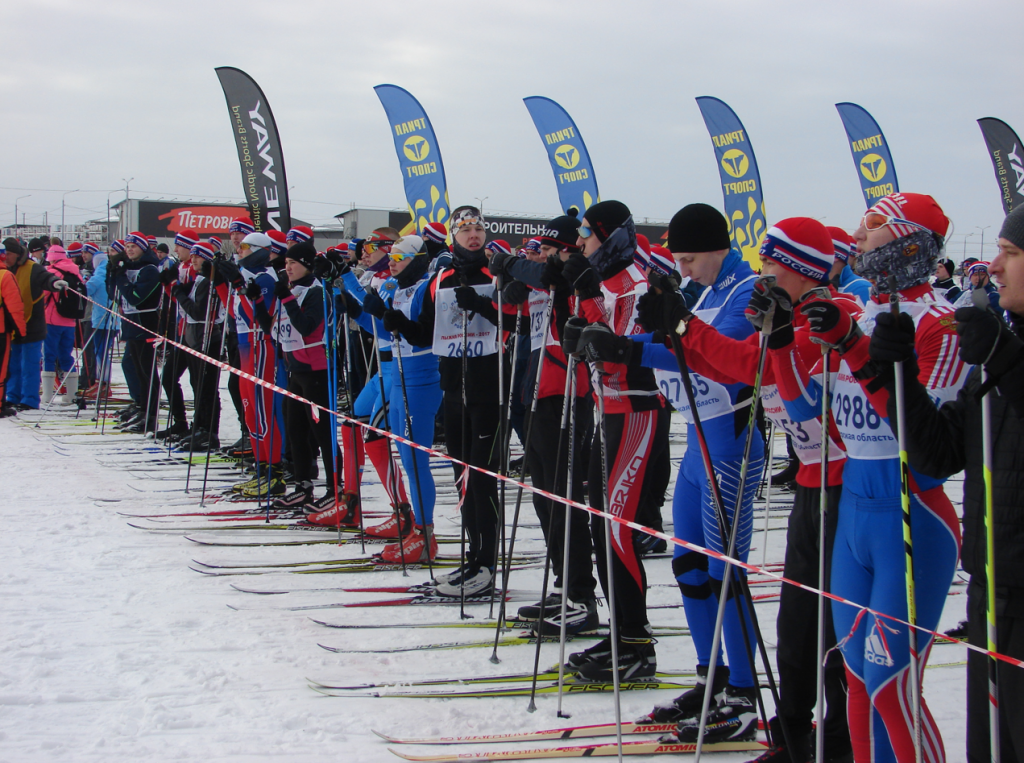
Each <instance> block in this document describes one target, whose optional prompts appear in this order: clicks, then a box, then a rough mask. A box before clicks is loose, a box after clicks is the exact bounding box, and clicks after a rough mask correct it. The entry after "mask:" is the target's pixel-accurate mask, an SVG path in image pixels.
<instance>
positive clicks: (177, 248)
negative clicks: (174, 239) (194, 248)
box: [174, 244, 191, 262]
mask: <svg viewBox="0 0 1024 763" xmlns="http://www.w3.org/2000/svg"><path fill="white" fill-rule="evenodd" d="M174 254H175V255H177V257H178V259H179V260H180V261H181V262H184V261H185V260H187V259H188V258H189V257H190V256H191V255H190V254H189V248H188V247H187V246H182V245H181V244H175V245H174Z"/></svg>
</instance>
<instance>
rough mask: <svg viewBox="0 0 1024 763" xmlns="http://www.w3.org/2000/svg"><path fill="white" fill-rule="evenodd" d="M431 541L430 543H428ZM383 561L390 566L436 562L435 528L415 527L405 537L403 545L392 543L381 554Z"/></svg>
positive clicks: (430, 526)
mask: <svg viewBox="0 0 1024 763" xmlns="http://www.w3.org/2000/svg"><path fill="white" fill-rule="evenodd" d="M428 539H429V542H428ZM380 558H381V560H382V561H385V562H388V563H389V564H402V563H403V561H404V562H405V563H406V564H415V563H419V562H426V561H428V560H429V561H434V559H436V558H437V539H436V538H435V537H434V526H433V525H427V526H426V527H414V528H413V530H412V532H411V533H409V534H408V535H406V536H405V538H404V539H403V540H402V541H401V544H398V543H391V544H389V545H387V546H385V547H384V550H383V551H381V553H380Z"/></svg>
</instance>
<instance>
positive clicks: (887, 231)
mask: <svg viewBox="0 0 1024 763" xmlns="http://www.w3.org/2000/svg"><path fill="white" fill-rule="evenodd" d="M894 238H896V236H895V234H893V232H892V229H891V228H890V227H889V226H888V225H883V226H882V227H881V228H875V229H874V230H868V229H867V228H866V227H864V221H863V220H861V221H860V225H859V226H857V230H855V231H854V232H853V240H854V241H856V242H857V251H858V252H862V253H863V252H870V251H873V250H875V249H877V248H878V247H880V246H882V244H888V243H889V242H890V241H892V240H893V239H894ZM850 267H853V263H850Z"/></svg>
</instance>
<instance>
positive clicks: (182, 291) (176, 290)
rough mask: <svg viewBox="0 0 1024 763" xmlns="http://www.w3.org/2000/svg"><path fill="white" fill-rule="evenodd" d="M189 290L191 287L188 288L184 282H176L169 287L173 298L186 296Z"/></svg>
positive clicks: (178, 298) (179, 298)
mask: <svg viewBox="0 0 1024 763" xmlns="http://www.w3.org/2000/svg"><path fill="white" fill-rule="evenodd" d="M190 291H191V289H189V287H188V286H186V285H185V284H183V283H176V284H174V286H172V287H171V296H172V297H174V299H177V300H181V299H184V298H185V297H187V296H188V293H189V292H190Z"/></svg>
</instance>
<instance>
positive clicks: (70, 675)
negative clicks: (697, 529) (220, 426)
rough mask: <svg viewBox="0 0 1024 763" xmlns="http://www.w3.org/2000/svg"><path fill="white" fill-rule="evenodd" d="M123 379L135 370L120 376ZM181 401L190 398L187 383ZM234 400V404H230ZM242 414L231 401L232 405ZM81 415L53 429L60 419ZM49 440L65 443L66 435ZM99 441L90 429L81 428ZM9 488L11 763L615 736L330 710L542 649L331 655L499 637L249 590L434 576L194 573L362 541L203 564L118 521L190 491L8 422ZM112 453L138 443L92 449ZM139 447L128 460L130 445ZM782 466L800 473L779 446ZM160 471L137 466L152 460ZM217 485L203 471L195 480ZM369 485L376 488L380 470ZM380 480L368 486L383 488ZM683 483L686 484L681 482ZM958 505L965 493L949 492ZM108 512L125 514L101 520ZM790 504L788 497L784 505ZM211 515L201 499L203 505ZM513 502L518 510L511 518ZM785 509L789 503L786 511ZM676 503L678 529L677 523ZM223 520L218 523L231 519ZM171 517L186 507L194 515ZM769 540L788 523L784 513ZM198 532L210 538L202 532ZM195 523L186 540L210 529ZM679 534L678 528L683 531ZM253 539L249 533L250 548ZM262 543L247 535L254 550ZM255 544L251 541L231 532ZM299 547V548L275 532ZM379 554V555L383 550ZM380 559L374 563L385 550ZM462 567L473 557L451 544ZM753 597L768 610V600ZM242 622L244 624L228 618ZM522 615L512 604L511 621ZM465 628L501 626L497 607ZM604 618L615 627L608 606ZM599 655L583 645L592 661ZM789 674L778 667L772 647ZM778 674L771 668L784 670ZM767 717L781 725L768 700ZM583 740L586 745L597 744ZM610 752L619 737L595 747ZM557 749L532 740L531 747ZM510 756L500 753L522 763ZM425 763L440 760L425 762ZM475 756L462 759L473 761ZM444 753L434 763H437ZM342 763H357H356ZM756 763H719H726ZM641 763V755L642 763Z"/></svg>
mask: <svg viewBox="0 0 1024 763" xmlns="http://www.w3.org/2000/svg"><path fill="white" fill-rule="evenodd" d="M118 370H119V369H118ZM183 387H184V388H185V390H186V395H188V394H189V390H188V385H187V384H185V385H183ZM222 394H224V393H223V391H222ZM224 403H225V404H226V407H225V410H227V411H230V410H231V406H230V402H229V401H228V400H227V396H226V394H224ZM67 418H68V414H67V413H63V412H53V413H51V414H50V415H49V416H47V417H46V419H45V420H47V421H51V422H56V421H58V420H60V419H65V420H66V419H67ZM229 418H233V417H230V416H228V415H225V416H224V417H223V419H224V422H225V425H229V424H230V425H233V426H234V427H236V428H235V430H234V433H233V434H232V433H231V432H230V430H227V426H226V427H225V429H226V430H227V434H225V436H224V437H223V441H224V442H225V443H227V442H231V441H232V440H233V439H234V438H235V437H236V436H237V423H236V422H233V421H231V422H229V421H228V420H229ZM51 431H52V430H51ZM80 431H81V432H82V433H84V432H87V431H92V430H91V428H88V427H82V428H80ZM680 432H681V424H680V422H678V421H674V422H673V434H674V436H673V438H672V447H673V456H674V457H678V456H679V455H681V453H682V450H683V448H684V447H685V443H684V442H683V438H682V437H681V436H680V435H679V433H680ZM0 433H2V441H3V443H4V446H5V447H4V455H5V459H4V461H5V463H4V466H5V475H4V479H3V488H2V491H0V517H2V522H3V531H2V533H0V560H2V562H0V606H2V623H3V625H2V629H0V633H2V639H3V644H4V657H3V660H2V661H0V761H4V763H8V762H9V763H17V762H21V761H26V762H27V761H32V762H35V761H96V762H97V763H98V762H99V761H103V763H122V762H124V763H127V762H128V761H132V763H135V762H136V761H139V760H153V761H164V760H166V761H192V760H204V761H205V760H217V761H250V760H251V761H257V760H275V759H276V760H302V761H304V762H306V763H317V762H319V761H324V762H326V761H331V763H336V761H338V760H358V761H394V760H397V758H395V757H394V756H393V755H391V754H390V753H389V752H388V751H387V745H386V744H385V743H384V742H383V741H382V740H380V739H378V738H377V737H376V736H374V735H373V734H372V733H371V729H377V730H380V731H383V732H385V733H392V734H397V735H401V736H434V735H453V734H457V735H466V734H485V733H502V732H513V731H526V730H539V729H548V728H558V727H562V726H566V725H570V724H591V723H607V722H610V721H613V720H614V709H613V705H612V698H611V694H610V693H609V694H607V695H601V696H579V695H567V696H565V698H564V699H563V709H564V710H565V711H567V712H568V713H570V714H571V716H572V719H571V720H568V721H567V720H564V719H560V718H557V717H556V715H555V708H556V702H557V699H556V697H555V696H554V695H547V696H539V697H538V698H537V708H538V709H537V712H536V713H532V714H531V713H528V712H527V711H526V707H527V704H528V698H526V697H522V698H503V699H453V700H440V699H430V700H423V699H399V698H391V699H388V698H374V699H368V698H363V697H354V698H327V697H323V696H320V695H319V694H317V693H315V692H313V691H312V690H310V689H309V688H308V687H307V685H306V680H305V679H306V678H307V677H308V678H312V679H315V680H318V681H322V682H325V683H329V682H335V683H348V684H354V683H375V682H382V681H403V680H406V681H408V680H414V679H422V678H445V677H454V676H471V675H497V674H501V673H509V672H525V671H529V670H532V665H533V654H534V649H533V647H532V646H531V647H525V646H518V647H504V648H502V649H500V650H499V656H500V657H501V660H502V662H501V664H499V665H493V664H491V663H490V662H489V660H488V657H489V656H490V653H491V650H490V649H489V648H484V649H480V648H478V649H469V650H461V651H448V652H444V651H437V652H434V651H425V652H424V651H420V652H411V653H403V654H393V655H374V654H360V655H344V654H331V653H329V652H327V651H325V650H323V649H321V648H320V647H319V646H317V644H318V643H323V644H328V645H331V646H336V647H343V648H350V649H377V648H384V647H388V646H399V645H407V644H427V643H435V642H448V641H468V640H482V639H484V638H486V634H488V633H490V634H491V635H492V636H493V631H486V630H481V629H423V630H422V631H418V630H415V629H394V630H366V631H360V630H331V629H328V628H324V627H322V626H319V625H316V624H315V623H313V622H312V621H311V620H310V619H309V617H308V616H307V614H308V615H311V616H313V617H321V618H324V619H327V620H330V621H331V622H346V623H380V622H389V621H390V622H394V623H399V622H402V623H404V622H416V621H422V622H450V621H454V620H457V619H458V607H457V606H455V607H432V608H430V609H429V610H423V609H418V608H413V607H393V608H385V609H380V608H374V609H354V610H353V609H346V610H342V609H335V610H314V611H311V612H308V613H305V612H289V611H285V610H283V609H281V608H282V607H286V606H298V605H305V604H315V603H327V602H334V601H339V602H340V601H358V600H361V599H365V600H372V599H381V598H387V597H388V594H372V593H336V592H330V593H326V592H300V593H290V594H285V595H279V596H256V595H252V594H245V593H241V592H238V591H236V590H234V589H232V588H231V587H230V584H231V583H232V582H235V583H238V584H240V585H243V586H246V585H252V586H253V587H260V588H264V587H265V588H320V587H329V586H346V587H360V586H380V585H402V584H405V583H409V584H414V583H422V582H425V581H426V580H427V577H428V575H427V573H426V572H425V571H423V572H416V571H413V572H410V577H409V578H407V579H406V578H403V577H402V575H401V573H400V572H380V573H370V574H353V575H330V574H325V575H312V576H308V575H294V574H288V573H283V572H274V573H270V574H266V575H260V576H251V577H250V576H239V577H225V578H207V577H205V576H203V575H199V574H197V573H195V572H193V571H191V570H189V569H188V564H189V563H190V561H191V560H192V559H199V560H200V561H207V562H211V563H213V562H217V563H222V562H226V563H241V562H261V563H263V562H273V561H300V560H311V559H336V558H341V557H353V556H357V555H359V545H358V544H348V545H346V546H345V547H342V548H339V547H337V546H335V545H333V544H319V545H315V546H299V547H268V548H259V547H251V548H226V547H225V548H222V547H202V546H199V545H197V544H194V543H191V542H189V541H187V540H185V539H184V538H182V537H181V536H180V535H177V534H173V533H162V532H161V533H155V532H144V531H141V530H136V529H133V528H131V527H129V526H128V525H127V522H128V521H130V520H128V519H127V518H125V517H122V516H119V515H118V514H117V512H118V511H124V512H134V513H160V512H161V509H162V506H163V502H166V501H170V500H177V499H179V498H180V497H181V494H180V493H165V492H160V493H150V494H145V493H138V492H136V491H134V490H131V489H130V488H128V487H127V484H126V480H131V481H133V482H134V483H135V484H136V485H146V484H148V485H150V486H153V487H154V488H156V489H160V488H161V487H163V486H161V485H160V483H158V482H149V483H146V482H145V481H142V480H137V479H134V478H131V477H127V475H126V473H125V471H124V470H125V468H126V467H125V466H115V465H111V464H110V461H109V460H107V465H101V464H100V463H98V461H102V460H104V459H105V457H104V456H103V455H102V454H94V453H92V451H93V448H91V447H88V446H83V445H73V446H68V447H62V452H64V453H69V454H70V455H68V456H64V455H59V454H58V453H57V452H56V450H55V447H54V440H53V439H52V438H51V436H50V435H48V434H47V433H46V430H45V429H38V430H37V429H34V428H30V427H26V426H23V425H19V424H17V423H15V422H14V421H12V420H10V419H6V420H3V421H0ZM75 439H77V440H78V441H80V442H89V443H90V444H91V443H93V442H95V443H96V447H97V448H98V447H101V446H102V447H105V446H107V445H109V444H110V443H112V442H113V443H116V442H118V441H120V440H122V439H124V438H122V437H120V436H116V435H110V436H106V437H99V436H96V437H82V438H75ZM124 445H125V447H128V443H125V444H124ZM775 448H776V454H777V455H778V456H784V454H785V444H784V442H783V441H782V440H781V439H780V440H778V441H777V442H776V445H775ZM154 456H155V454H145V455H140V456H139V458H138V462H140V463H141V462H144V461H145V460H146V459H147V458H150V457H154ZM197 474H198V478H199V480H201V479H202V470H201V469H199V470H194V471H193V478H195V477H196V475H197ZM435 475H436V476H437V477H438V481H439V486H440V485H448V484H450V481H451V477H450V472H448V471H447V470H446V469H440V470H437V471H435ZM366 477H367V478H370V477H375V475H373V474H371V473H370V471H369V466H368V473H367V475H366ZM367 481H369V479H368V480H367ZM673 484H674V479H673ZM947 490H948V492H949V493H950V497H951V498H952V499H953V500H954V501H959V500H960V497H961V492H962V485H961V483H960V482H959V481H958V480H956V481H952V482H950V483H949V484H948V487H947ZM96 498H119V499H121V500H120V502H108V503H96V502H95V500H94V499H96ZM786 498H790V499H791V495H789V494H783V495H781V496H778V495H777V497H776V500H779V499H782V500H785V499H786ZM364 501H365V504H366V505H367V506H368V507H371V506H373V507H377V508H381V509H383V510H387V508H388V506H387V501H386V500H385V499H384V494H383V491H382V490H381V488H380V486H379V484H373V485H370V486H369V487H364ZM196 502H197V504H198V498H197V499H196ZM514 502H515V494H514V492H513V493H510V494H509V498H508V516H509V518H510V519H511V515H512V508H513V506H514ZM773 503H774V501H773ZM670 506H671V497H669V498H668V499H667V500H666V504H665V509H664V512H663V513H664V515H665V518H666V520H669V519H670V514H671V510H670ZM223 507H224V504H219V505H216V506H215V507H214V508H223ZM166 510H167V511H183V510H188V509H187V508H185V507H180V506H178V507H174V508H168V509H166ZM437 514H438V516H437V527H438V531H439V532H443V533H457V531H458V524H457V522H456V521H455V518H454V502H453V500H452V496H451V495H450V494H449V495H439V506H438V511H437ZM772 516H773V521H772V526H773V527H776V526H780V524H781V517H779V515H777V514H776V512H774V511H773V514H772ZM523 518H524V521H525V522H527V523H532V524H533V525H534V526H533V527H527V528H525V529H521V530H520V536H519V538H520V539H519V540H518V541H517V551H528V550H534V551H539V550H541V549H542V545H541V544H540V542H539V539H540V531H539V529H538V528H537V527H536V526H535V524H536V517H535V515H534V514H533V511H532V508H531V506H530V502H529V496H528V495H526V496H524V507H523ZM193 520H195V521H193ZM201 522H202V520H200V519H198V518H182V522H181V524H183V525H185V524H188V525H198V524H200V523H201ZM762 522H763V514H761V513H759V514H758V515H757V516H756V518H755V523H754V525H755V536H754V542H753V545H754V550H752V552H751V555H750V558H751V560H752V561H760V558H761V551H760V545H761V543H762V538H763V535H762V534H761V532H760V529H761V527H762ZM668 524H669V528H670V523H668ZM243 534H244V533H243ZM256 534H257V533H255V532H252V533H248V535H250V536H255V535H256ZM232 535H233V536H238V535H239V533H232ZM274 535H275V537H282V538H283V537H285V535H287V539H289V540H297V539H298V538H297V537H296V536H297V535H298V534H297V533H288V534H284V533H274ZM784 544H785V533H783V532H772V533H769V538H768V560H769V562H771V561H781V560H782V556H783V550H784ZM379 548H380V547H379V546H376V547H368V548H367V551H368V553H373V552H374V551H377V550H379ZM371 549H372V550H371ZM442 552H443V553H457V552H458V546H457V545H448V546H447V547H444V546H443V547H442ZM647 570H648V576H649V578H650V580H651V582H652V583H671V582H672V577H671V570H670V566H669V560H668V559H659V560H652V561H649V562H648V564H647ZM541 575H542V572H541V570H540V569H531V570H526V571H523V572H518V573H514V574H513V576H512V580H511V583H510V586H511V587H512V588H517V589H529V590H536V591H539V590H540V587H541ZM757 592H758V591H757V589H755V593H757ZM676 602H678V593H676V592H675V591H674V590H673V589H672V588H670V587H667V588H655V589H652V590H651V592H650V594H649V603H651V604H654V603H665V604H667V603H676ZM229 604H230V605H232V606H237V607H240V608H244V609H243V611H234V610H232V609H230V608H229V607H228V606H227V605H229ZM519 605H520V603H519V602H513V603H511V604H510V605H509V613H510V614H514V612H515V609H516V608H517V607H518V606H519ZM777 607H778V605H777V604H776V603H766V604H759V605H757V612H758V616H759V619H760V623H761V628H762V631H763V633H764V635H765V639H766V641H768V642H769V644H774V641H775V616H776V613H777ZM965 608H966V596H955V597H950V598H949V599H948V602H947V605H946V608H945V611H944V614H943V618H942V622H941V626H940V630H942V629H946V628H950V627H952V626H953V625H955V624H956V623H957V622H958V621H959V620H960V619H962V618H963V617H964V612H965ZM468 611H469V612H470V613H471V614H472V615H473V616H474V619H475V620H480V619H482V618H486V615H487V607H486V606H473V607H471V608H468ZM600 611H601V614H602V618H606V617H607V610H606V609H605V608H604V607H603V606H602V608H601V610H600ZM651 619H652V623H653V624H654V625H684V624H685V618H684V615H683V612H682V609H666V610H655V611H652V613H651ZM590 643H593V642H589V641H588V642H579V641H576V642H572V643H570V644H569V645H568V646H567V651H577V650H579V649H581V648H585V647H586V646H588V645H589V644H590ZM657 652H658V660H659V666H660V667H661V668H663V669H689V668H692V666H693V665H694V664H695V662H696V658H695V653H694V651H693V648H692V645H691V643H690V640H689V638H687V637H671V638H663V639H662V640H661V642H660V643H659V645H658V648H657ZM770 653H771V654H772V656H773V659H774V650H770ZM963 659H966V650H965V649H963V648H962V647H957V646H949V645H943V646H936V647H935V648H934V649H933V651H932V657H931V662H932V663H943V662H953V661H958V660H963ZM557 660H558V646H557V644H552V645H544V646H543V647H542V654H541V667H542V668H545V667H547V666H549V665H552V664H556V662H557ZM773 668H774V665H773ZM965 679H966V669H965V668H964V667H962V666H958V667H948V668H936V669H933V670H928V671H927V675H926V680H925V684H924V690H925V697H926V699H927V701H928V703H929V706H930V708H931V710H932V713H933V714H934V716H935V719H936V721H937V723H938V726H939V728H941V729H942V732H943V735H944V742H945V748H946V753H947V757H948V758H949V759H950V760H959V759H962V757H963V751H964V748H965V735H966V731H965V723H966V720H965V709H964V706H965ZM764 693H765V699H766V703H767V705H768V706H769V708H771V706H772V703H771V698H770V695H769V694H768V692H767V691H765V692H764ZM673 696H674V692H667V691H660V692H644V693H624V694H623V695H622V698H623V699H622V718H623V720H624V721H628V720H633V719H635V718H636V717H638V716H640V715H642V714H644V713H646V712H648V711H649V710H650V709H651V707H652V706H653V705H654V704H657V703H662V702H667V701H669V700H670V699H671V698H672V697H673ZM590 741H591V740H583V739H581V740H578V742H572V743H571V744H577V743H578V744H588V743H590ZM592 741H594V742H597V741H608V740H597V739H595V740H592ZM545 745H546V746H558V744H557V743H534V744H531V745H530V746H537V747H540V746H545ZM511 747H513V746H512V745H492V746H490V747H489V749H506V748H511ZM409 749H410V751H424V748H417V747H410V748H409ZM473 749H476V748H475V747H474V746H460V749H459V752H469V751H470V750H473ZM442 751H443V749H442V748H434V749H433V750H430V751H429V752H434V753H440V752H442ZM339 756H340V757H339ZM750 757H753V756H751V755H746V754H739V753H732V754H726V753H720V754H715V755H714V756H713V758H714V760H720V761H723V763H732V761H744V760H748V759H749V758H750ZM636 759H637V760H643V758H636Z"/></svg>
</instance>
